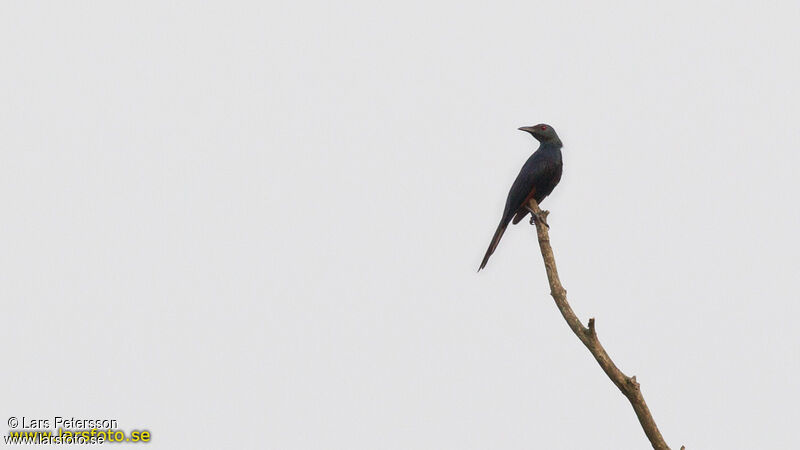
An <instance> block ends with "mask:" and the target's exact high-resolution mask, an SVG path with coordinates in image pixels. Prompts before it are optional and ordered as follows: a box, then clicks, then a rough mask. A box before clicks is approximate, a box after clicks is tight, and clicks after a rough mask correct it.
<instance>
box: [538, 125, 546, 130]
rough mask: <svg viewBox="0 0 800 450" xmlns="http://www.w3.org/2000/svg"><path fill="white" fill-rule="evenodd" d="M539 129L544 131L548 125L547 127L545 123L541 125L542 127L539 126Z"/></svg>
mask: <svg viewBox="0 0 800 450" xmlns="http://www.w3.org/2000/svg"><path fill="white" fill-rule="evenodd" d="M539 129H540V130H542V131H544V130H546V129H547V127H546V126H544V125H542V126H540V127H539Z"/></svg>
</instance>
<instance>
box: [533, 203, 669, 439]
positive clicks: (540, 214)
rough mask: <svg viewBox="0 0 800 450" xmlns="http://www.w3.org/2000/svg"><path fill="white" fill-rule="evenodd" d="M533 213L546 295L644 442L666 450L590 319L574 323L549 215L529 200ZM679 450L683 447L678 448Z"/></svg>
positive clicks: (637, 391)
mask: <svg viewBox="0 0 800 450" xmlns="http://www.w3.org/2000/svg"><path fill="white" fill-rule="evenodd" d="M529 206H530V208H531V210H532V211H533V214H534V218H532V219H531V221H532V222H534V223H535V224H536V235H537V237H538V238H539V248H540V249H541V251H542V258H543V259H544V267H545V270H546V271H547V280H548V281H549V282H550V295H552V296H553V300H555V302H556V306H557V307H558V310H559V311H560V312H561V315H562V316H564V320H566V321H567V324H568V325H569V327H570V329H572V332H573V333H575V335H576V336H578V339H580V341H581V342H583V345H585V346H586V348H587V349H589V352H590V353H591V354H592V356H594V359H595V360H597V363H598V364H600V367H601V368H602V369H603V371H604V372H605V373H606V375H608V378H610V379H611V381H612V382H613V383H614V385H615V386H617V388H618V389H619V390H620V392H622V395H624V396H625V397H627V399H628V401H629V402H630V403H631V406H633V410H634V412H636V417H637V418H638V419H639V423H640V424H641V425H642V429H644V433H645V434H646V435H647V439H649V440H650V443H651V444H652V445H653V448H654V449H656V450H669V446H667V443H666V442H665V441H664V437H663V436H661V432H660V431H658V426H656V422H655V420H653V415H652V414H650V409H649V408H648V407H647V403H645V401H644V397H643V396H642V391H641V388H640V386H639V383H638V382H637V381H636V377H635V376H633V377H629V376H627V375H625V374H624V373H622V371H621V370H619V368H618V367H617V365H616V364H614V361H612V360H611V357H610V356H608V353H606V350H605V349H604V348H603V346H602V345H601V344H600V341H599V340H598V339H597V332H596V331H595V328H594V327H595V324H594V318H591V319H589V324H588V327H584V326H583V324H582V323H581V322H580V320H578V317H577V316H576V315H575V313H574V312H573V311H572V307H570V306H569V303H568V302H567V290H566V289H564V286H562V285H561V280H560V279H559V278H558V270H557V269H556V260H555V257H554V256H553V248H552V247H551V246H550V236H549V234H548V229H549V226H548V225H547V215H548V214H549V211H542V210H541V209H539V205H538V204H536V201H535V200H533V199H531V201H530V204H529ZM681 449H683V447H681Z"/></svg>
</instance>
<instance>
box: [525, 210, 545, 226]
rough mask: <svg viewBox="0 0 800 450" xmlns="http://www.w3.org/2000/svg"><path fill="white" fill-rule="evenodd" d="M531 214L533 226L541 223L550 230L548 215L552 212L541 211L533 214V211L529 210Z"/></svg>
mask: <svg viewBox="0 0 800 450" xmlns="http://www.w3.org/2000/svg"><path fill="white" fill-rule="evenodd" d="M528 210H529V211H530V212H531V225H536V222H537V221H538V222H541V223H542V225H544V226H546V227H547V229H548V230H549V229H550V225H548V224H547V215H548V214H550V211H541V210H540V211H539V212H538V213H536V212H533V210H532V209H530V208H528Z"/></svg>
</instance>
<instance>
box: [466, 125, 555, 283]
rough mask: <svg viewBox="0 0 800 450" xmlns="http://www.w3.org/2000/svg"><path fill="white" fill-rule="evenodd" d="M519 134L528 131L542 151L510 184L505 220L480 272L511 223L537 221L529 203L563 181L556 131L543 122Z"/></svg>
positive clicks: (504, 211) (536, 154)
mask: <svg viewBox="0 0 800 450" xmlns="http://www.w3.org/2000/svg"><path fill="white" fill-rule="evenodd" d="M518 129H519V130H520V131H525V132H528V133H530V134H531V136H533V137H534V138H536V140H537V141H539V148H538V149H536V151H535V152H533V154H532V155H531V156H530V158H528V160H527V161H526V162H525V164H524V165H523V166H522V169H521V170H520V171H519V175H517V179H516V180H514V184H512V185H511V190H510V191H509V192H508V198H507V199H506V207H505V209H504V210H503V217H502V218H501V219H500V224H499V225H498V226H497V231H495V232H494V236H493V237H492V242H491V243H490V244H489V248H488V249H487V250H486V255H484V257H483V261H482V262H481V266H480V268H478V272H480V271H481V269H483V268H484V267H486V263H487V262H489V257H490V256H492V253H494V251H495V249H496V248H497V244H499V243H500V238H502V237H503V233H504V232H505V231H506V227H508V224H509V222H512V221H513V223H514V225H516V224H517V223H519V221H520V220H522V219H524V218H525V216H527V215H528V213H531V215H532V217H531V223H534V220H536V215H535V214H533V211H531V209H530V207H529V206H528V201H529V200H530V199H532V198H533V199H535V200H536V203H537V204H538V203H541V202H542V200H544V199H545V197H547V196H548V195H550V193H551V192H553V189H554V188H555V187H556V185H557V184H558V182H559V181H561V171H562V166H563V163H562V160H561V148H562V147H563V146H564V145H563V144H562V143H561V139H559V137H558V134H556V130H554V129H553V127H551V126H550V125H547V124H546V123H540V124H538V125H533V126H530V127H520V128H518Z"/></svg>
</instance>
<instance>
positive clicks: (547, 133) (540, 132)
mask: <svg viewBox="0 0 800 450" xmlns="http://www.w3.org/2000/svg"><path fill="white" fill-rule="evenodd" d="M518 129H519V130H520V131H527V132H528V133H530V134H531V136H533V137H535V138H536V140H537V141H539V142H555V141H559V142H560V139H558V135H557V134H556V130H554V129H553V127H551V126H550V125H547V124H546V123H540V124H539V125H533V126H530V127H520V128H518Z"/></svg>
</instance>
